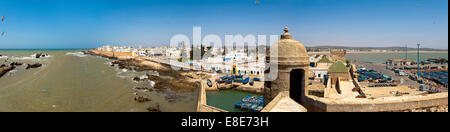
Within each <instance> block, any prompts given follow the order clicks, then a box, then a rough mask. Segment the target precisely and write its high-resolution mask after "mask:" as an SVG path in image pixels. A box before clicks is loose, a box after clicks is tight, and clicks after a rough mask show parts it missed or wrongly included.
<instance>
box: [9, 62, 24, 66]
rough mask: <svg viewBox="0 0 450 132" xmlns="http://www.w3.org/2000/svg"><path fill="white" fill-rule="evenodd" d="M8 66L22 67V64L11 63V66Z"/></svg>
mask: <svg viewBox="0 0 450 132" xmlns="http://www.w3.org/2000/svg"><path fill="white" fill-rule="evenodd" d="M9 65H10V66H21V65H23V63H20V62H13V63H11V64H9Z"/></svg>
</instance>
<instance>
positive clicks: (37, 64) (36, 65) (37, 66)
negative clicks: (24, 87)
mask: <svg viewBox="0 0 450 132" xmlns="http://www.w3.org/2000/svg"><path fill="white" fill-rule="evenodd" d="M41 66H42V64H39V63H36V64H32V65H30V64H28V66H27V68H26V69H30V68H39V67H41Z"/></svg>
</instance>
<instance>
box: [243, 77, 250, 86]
mask: <svg viewBox="0 0 450 132" xmlns="http://www.w3.org/2000/svg"><path fill="white" fill-rule="evenodd" d="M249 81H250V78H249V77H248V78H246V79H244V80H242V84H244V85H245V84H247V83H248V82H249Z"/></svg>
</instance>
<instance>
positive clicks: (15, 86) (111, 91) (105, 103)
mask: <svg viewBox="0 0 450 132" xmlns="http://www.w3.org/2000/svg"><path fill="white" fill-rule="evenodd" d="M81 51H82V50H72V49H71V50H0V54H1V55H2V57H0V65H1V64H7V65H9V64H10V63H12V62H21V63H24V65H22V66H18V67H17V68H16V69H14V70H13V71H10V72H9V73H7V74H6V75H4V76H3V77H1V78H0V111H2V112H10V111H15V112H146V111H147V108H148V107H150V106H157V105H159V106H160V109H161V111H163V112H193V111H195V109H196V100H197V92H196V91H172V90H170V89H168V90H167V91H165V92H159V93H158V92H156V91H151V92H150V91H139V90H135V88H136V87H151V85H154V84H152V82H136V81H134V80H132V79H133V78H134V77H136V76H137V77H141V76H144V75H146V74H152V75H158V74H157V71H145V72H136V71H128V70H122V69H119V68H118V67H117V66H116V67H112V66H111V62H112V61H114V60H109V59H107V58H102V57H99V56H91V55H84V54H83V53H82V52H81ZM36 53H45V54H48V55H49V56H48V57H44V58H39V59H37V58H36V57H35V54H36ZM34 63H41V64H43V66H42V67H40V68H35V69H28V70H27V69H26V65H27V64H34ZM138 95H139V96H145V97H148V98H150V99H151V101H149V102H144V103H139V102H135V101H134V98H135V97H137V96H138ZM174 95H176V99H175V101H173V100H171V101H170V102H169V101H168V100H167V97H168V96H174Z"/></svg>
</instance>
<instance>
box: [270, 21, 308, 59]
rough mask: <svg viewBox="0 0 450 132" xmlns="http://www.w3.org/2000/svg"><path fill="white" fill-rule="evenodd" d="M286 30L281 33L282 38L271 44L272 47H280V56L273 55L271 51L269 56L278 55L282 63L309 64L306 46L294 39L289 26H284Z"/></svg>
mask: <svg viewBox="0 0 450 132" xmlns="http://www.w3.org/2000/svg"><path fill="white" fill-rule="evenodd" d="M284 31H285V33H284V34H282V35H281V38H280V40H279V41H278V42H277V43H276V44H273V45H272V46H271V48H278V56H274V55H272V56H271V54H270V51H269V52H268V55H267V56H268V57H269V56H270V58H272V57H277V59H278V64H280V65H309V64H308V63H309V56H308V52H307V51H306V48H305V46H304V45H303V44H302V43H300V42H298V41H297V40H294V39H292V35H291V34H290V33H289V29H288V28H287V27H286V28H284ZM268 59H269V58H268ZM272 60H273V59H272Z"/></svg>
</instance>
